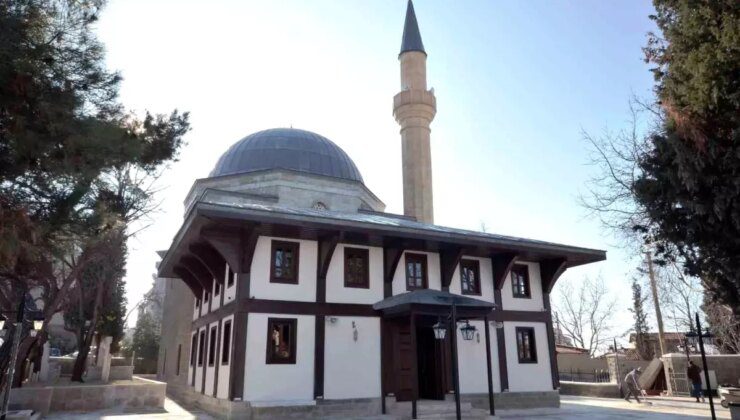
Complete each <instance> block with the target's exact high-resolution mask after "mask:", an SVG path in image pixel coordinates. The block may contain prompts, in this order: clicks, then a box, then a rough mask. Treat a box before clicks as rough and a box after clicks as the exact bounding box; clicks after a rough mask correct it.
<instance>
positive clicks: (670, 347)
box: [629, 332, 686, 357]
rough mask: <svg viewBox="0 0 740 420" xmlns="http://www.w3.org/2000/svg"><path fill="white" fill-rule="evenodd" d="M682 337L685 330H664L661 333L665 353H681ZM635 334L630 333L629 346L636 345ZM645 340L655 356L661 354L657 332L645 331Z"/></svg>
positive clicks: (684, 334)
mask: <svg viewBox="0 0 740 420" xmlns="http://www.w3.org/2000/svg"><path fill="white" fill-rule="evenodd" d="M684 337H686V333H685V332H664V333H663V344H664V345H665V351H666V353H683V352H685V350H684V349H683V345H684ZM636 340H637V335H636V334H635V333H632V334H630V338H629V343H630V345H631V347H635V346H636V345H637V342H636ZM645 341H646V343H647V345H648V346H650V347H651V348H652V349H653V353H654V354H655V357H660V356H662V355H663V354H662V353H661V352H660V342H659V341H658V333H657V332H655V333H647V334H645Z"/></svg>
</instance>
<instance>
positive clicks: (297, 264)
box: [270, 239, 301, 284]
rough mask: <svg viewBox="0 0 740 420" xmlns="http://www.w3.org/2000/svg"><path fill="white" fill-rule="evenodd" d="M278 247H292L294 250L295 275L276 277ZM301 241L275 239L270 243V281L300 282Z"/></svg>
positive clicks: (283, 282)
mask: <svg viewBox="0 0 740 420" xmlns="http://www.w3.org/2000/svg"><path fill="white" fill-rule="evenodd" d="M278 248H290V249H291V251H292V252H293V266H294V267H293V276H292V278H285V277H275V252H276V251H277V250H278ZM300 252H301V243H300V242H294V241H281V240H276V239H273V240H272V242H271V245H270V283H280V284H298V277H299V275H298V269H299V267H300Z"/></svg>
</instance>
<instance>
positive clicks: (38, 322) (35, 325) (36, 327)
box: [33, 318, 44, 331]
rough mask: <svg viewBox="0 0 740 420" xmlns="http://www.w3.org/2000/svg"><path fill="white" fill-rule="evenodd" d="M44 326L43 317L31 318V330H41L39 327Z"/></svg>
mask: <svg viewBox="0 0 740 420" xmlns="http://www.w3.org/2000/svg"><path fill="white" fill-rule="evenodd" d="M43 326H44V318H36V319H34V320H33V330H34V331H41V328H42V327H43Z"/></svg>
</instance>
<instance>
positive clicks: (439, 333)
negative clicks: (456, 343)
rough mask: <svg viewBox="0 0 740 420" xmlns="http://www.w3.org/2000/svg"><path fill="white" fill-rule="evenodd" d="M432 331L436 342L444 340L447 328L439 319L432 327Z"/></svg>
mask: <svg viewBox="0 0 740 420" xmlns="http://www.w3.org/2000/svg"><path fill="white" fill-rule="evenodd" d="M432 330H434V338H436V339H437V340H444V339H445V336H446V335H447V327H446V326H445V325H444V324H443V323H442V320H441V319H440V320H439V321H437V323H436V324H434V325H433V326H432Z"/></svg>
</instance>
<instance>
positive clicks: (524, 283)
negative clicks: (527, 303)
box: [511, 264, 532, 299]
mask: <svg viewBox="0 0 740 420" xmlns="http://www.w3.org/2000/svg"><path fill="white" fill-rule="evenodd" d="M511 287H512V288H513V292H514V297H515V298H525V299H528V298H530V297H532V294H531V291H530V289H529V266H527V265H522V264H516V265H514V267H513V268H512V269H511Z"/></svg>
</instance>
